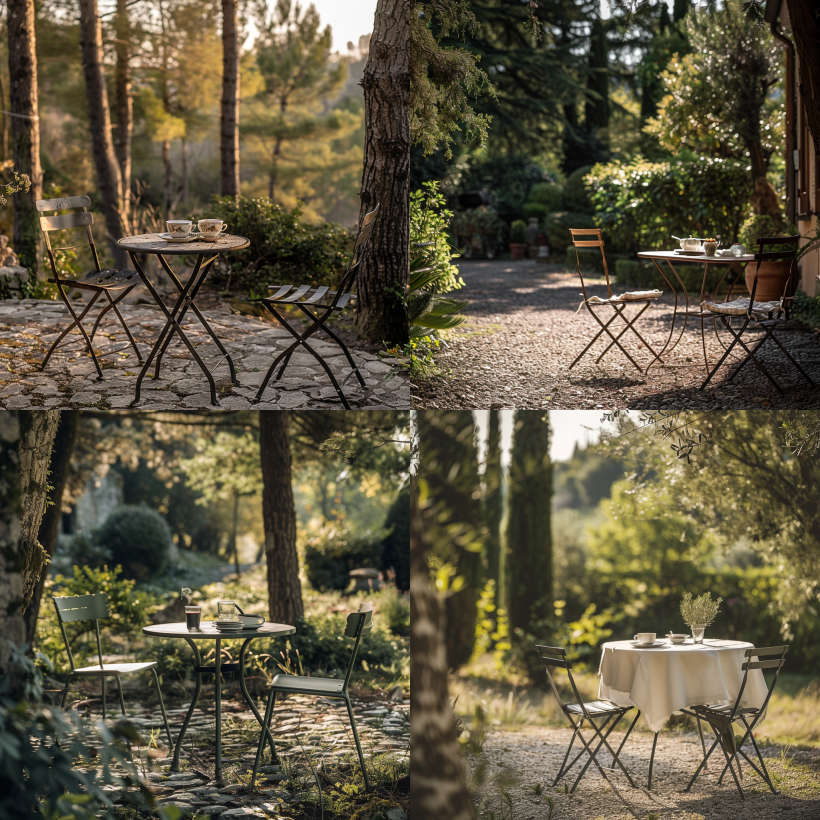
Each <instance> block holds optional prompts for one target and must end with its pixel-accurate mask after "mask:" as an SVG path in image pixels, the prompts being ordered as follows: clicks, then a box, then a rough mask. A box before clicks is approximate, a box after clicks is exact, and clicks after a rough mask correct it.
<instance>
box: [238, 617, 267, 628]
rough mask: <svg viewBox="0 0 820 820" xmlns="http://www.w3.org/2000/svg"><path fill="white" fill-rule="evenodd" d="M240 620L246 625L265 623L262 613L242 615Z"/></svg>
mask: <svg viewBox="0 0 820 820" xmlns="http://www.w3.org/2000/svg"><path fill="white" fill-rule="evenodd" d="M239 620H240V621H241V622H242V623H243V624H245V625H246V626H262V624H263V623H265V619H264V617H262V616H261V615H240V616H239Z"/></svg>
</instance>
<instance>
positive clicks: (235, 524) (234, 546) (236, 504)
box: [231, 490, 239, 580]
mask: <svg viewBox="0 0 820 820" xmlns="http://www.w3.org/2000/svg"><path fill="white" fill-rule="evenodd" d="M238 528H239V493H238V492H237V491H236V490H234V491H233V516H232V517H231V549H232V550H233V565H234V567H236V577H237V580H238V579H239V544H238V543H237V538H236V531H237V529H238Z"/></svg>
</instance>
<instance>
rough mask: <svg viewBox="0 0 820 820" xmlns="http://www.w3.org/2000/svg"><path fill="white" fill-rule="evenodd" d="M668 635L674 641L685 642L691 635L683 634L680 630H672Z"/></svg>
mask: <svg viewBox="0 0 820 820" xmlns="http://www.w3.org/2000/svg"><path fill="white" fill-rule="evenodd" d="M666 637H667V638H669V640H670V641H671V642H672V643H684V642H685V641H686V639H687V638H688V637H689V636H688V635H685V634H681V633H680V632H670V633H669V634H668V635H667V636H666Z"/></svg>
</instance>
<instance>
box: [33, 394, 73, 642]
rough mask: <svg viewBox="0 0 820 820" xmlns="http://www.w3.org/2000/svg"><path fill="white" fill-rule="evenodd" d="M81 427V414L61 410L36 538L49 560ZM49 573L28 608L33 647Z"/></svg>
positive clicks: (42, 578) (41, 575)
mask: <svg viewBox="0 0 820 820" xmlns="http://www.w3.org/2000/svg"><path fill="white" fill-rule="evenodd" d="M79 426H80V411H79V410H62V411H61V412H60V421H59V425H58V427H57V434H56V436H55V438H54V446H53V448H52V450H51V464H50V465H49V474H48V481H49V484H50V485H51V487H50V489H49V491H48V506H47V507H46V510H45V512H44V513H43V520H42V521H41V522H40V533H39V535H38V536H37V539H38V541H39V542H40V544H42V547H43V549H44V550H45V551H46V553H48V556H49V558H53V557H54V549H55V548H56V546H57V535H58V533H59V531H60V519H61V518H62V514H63V491H64V490H65V485H66V482H67V481H68V472H69V469H70V467H71V457H72V455H73V454H74V445H75V444H76V443H77V431H78V429H79ZM47 575H48V573H47V572H41V573H40V579H39V580H38V581H37V584H36V585H35V587H34V592H33V593H32V596H31V600H30V601H29V605H28V607H27V608H26V613H25V621H26V643H28V644H29V645H30V644H32V643H33V641H34V636H35V634H36V632H37V618H38V616H39V614H40V601H41V600H42V597H43V587H44V586H45V581H46V576H47Z"/></svg>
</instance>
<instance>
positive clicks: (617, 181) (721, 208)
mask: <svg viewBox="0 0 820 820" xmlns="http://www.w3.org/2000/svg"><path fill="white" fill-rule="evenodd" d="M585 179H586V182H587V185H588V186H589V188H590V190H591V200H592V204H593V206H594V208H595V221H596V223H597V224H598V225H599V226H600V227H601V228H602V229H603V231H604V239H605V241H606V242H607V245H609V246H611V247H613V249H615V250H622V251H628V252H630V253H633V254H636V253H637V252H638V251H640V250H647V249H657V248H669V247H670V246H672V245H673V243H674V240H672V239H671V235H672V234H675V235H677V236H689V235H690V234H691V235H693V236H700V237H703V236H715V235H718V236H720V237H721V238H722V241H723V244H724V245H727V244H731V243H732V242H733V241H735V240H736V239H737V236H738V233H739V231H740V226H741V225H742V224H743V221H744V219H745V218H746V213H747V210H748V199H749V195H750V194H751V182H750V179H749V174H748V172H747V171H746V165H745V163H743V162H738V161H734V160H720V159H710V158H707V157H702V158H700V159H698V160H696V161H692V162H688V161H686V162H685V161H682V160H676V161H671V162H648V161H647V160H645V159H643V158H642V157H638V158H637V159H635V160H633V161H631V162H628V163H624V162H620V161H616V162H611V163H609V164H607V165H596V166H594V167H593V169H592V170H591V171H590V172H589V174H588V175H587V176H586V177H585Z"/></svg>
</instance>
